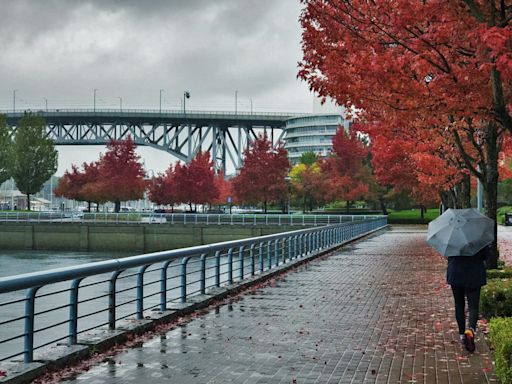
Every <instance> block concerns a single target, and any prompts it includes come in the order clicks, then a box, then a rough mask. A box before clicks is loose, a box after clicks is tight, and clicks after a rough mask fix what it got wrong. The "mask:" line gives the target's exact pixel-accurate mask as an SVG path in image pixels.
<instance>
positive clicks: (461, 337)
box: [459, 334, 466, 346]
mask: <svg viewBox="0 0 512 384" xmlns="http://www.w3.org/2000/svg"><path fill="white" fill-rule="evenodd" d="M459 342H460V343H461V344H462V345H464V346H465V345H466V335H465V334H462V335H459Z"/></svg>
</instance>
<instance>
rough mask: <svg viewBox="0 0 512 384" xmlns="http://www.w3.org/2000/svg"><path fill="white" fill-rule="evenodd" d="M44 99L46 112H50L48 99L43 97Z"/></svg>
mask: <svg viewBox="0 0 512 384" xmlns="http://www.w3.org/2000/svg"><path fill="white" fill-rule="evenodd" d="M43 100H44V106H45V111H46V113H48V99H47V98H46V97H43Z"/></svg>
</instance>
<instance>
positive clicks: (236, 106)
mask: <svg viewBox="0 0 512 384" xmlns="http://www.w3.org/2000/svg"><path fill="white" fill-rule="evenodd" d="M237 108H238V91H235V115H236V112H237Z"/></svg>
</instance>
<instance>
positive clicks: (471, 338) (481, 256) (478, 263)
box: [446, 246, 490, 352]
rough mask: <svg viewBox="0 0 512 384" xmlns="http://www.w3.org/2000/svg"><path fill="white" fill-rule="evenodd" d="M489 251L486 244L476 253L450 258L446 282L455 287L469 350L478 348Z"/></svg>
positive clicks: (462, 335)
mask: <svg viewBox="0 0 512 384" xmlns="http://www.w3.org/2000/svg"><path fill="white" fill-rule="evenodd" d="M489 252H490V250H489V246H485V247H484V248H482V249H481V250H480V251H479V252H477V253H476V254H475V255H473V256H459V257H449V258H448V268H447V270H446V281H447V283H448V284H450V286H451V288H452V293H453V300H454V302H455V319H456V320H457V326H458V328H459V339H460V342H461V343H462V344H464V345H465V346H466V349H467V350H468V351H469V352H474V351H475V332H476V329H477V321H478V309H479V303H480V289H481V287H482V286H484V285H485V284H486V283H487V273H486V266H485V261H486V260H487V257H488V254H489ZM466 299H467V301H468V314H469V316H468V317H469V319H468V325H469V327H468V328H466Z"/></svg>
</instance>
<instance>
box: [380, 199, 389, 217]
mask: <svg viewBox="0 0 512 384" xmlns="http://www.w3.org/2000/svg"><path fill="white" fill-rule="evenodd" d="M379 204H380V210H381V211H382V214H383V215H387V214H388V210H387V209H386V203H385V202H384V198H383V197H379Z"/></svg>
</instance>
